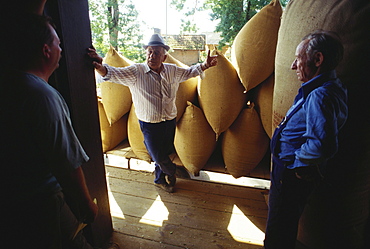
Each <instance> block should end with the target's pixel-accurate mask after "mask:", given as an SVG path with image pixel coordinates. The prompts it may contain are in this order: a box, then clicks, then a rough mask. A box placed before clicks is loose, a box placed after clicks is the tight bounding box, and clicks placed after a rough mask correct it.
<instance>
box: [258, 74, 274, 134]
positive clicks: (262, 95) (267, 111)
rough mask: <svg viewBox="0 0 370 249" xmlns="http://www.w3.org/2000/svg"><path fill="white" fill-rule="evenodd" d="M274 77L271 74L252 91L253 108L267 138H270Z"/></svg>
mask: <svg viewBox="0 0 370 249" xmlns="http://www.w3.org/2000/svg"><path fill="white" fill-rule="evenodd" d="M274 82H275V75H274V74H272V75H271V76H270V77H268V78H267V79H266V80H265V81H264V82H262V83H261V84H259V85H258V86H257V87H256V88H255V89H254V90H255V91H256V92H255V96H256V97H255V101H254V103H255V108H256V111H257V112H258V114H259V116H260V118H261V122H262V125H263V128H264V129H265V132H266V134H267V135H268V136H269V138H271V137H272V134H273V132H274V131H273V128H272V102H273V96H274Z"/></svg>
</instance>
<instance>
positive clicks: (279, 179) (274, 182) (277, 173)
mask: <svg viewBox="0 0 370 249" xmlns="http://www.w3.org/2000/svg"><path fill="white" fill-rule="evenodd" d="M288 165H289V164H287V163H285V162H283V161H281V160H280V159H278V158H276V157H274V156H273V159H272V172H271V187H270V193H269V204H268V206H269V210H268V218H267V226H266V234H265V241H264V244H265V249H294V248H295V244H296V239H297V233H298V223H299V218H300V217H301V214H302V212H303V209H304V207H305V205H306V202H307V199H308V197H309V195H310V194H311V192H312V191H313V188H314V184H313V183H310V182H307V181H304V180H301V179H298V178H297V177H296V175H295V171H294V170H291V169H287V168H286V166H288Z"/></svg>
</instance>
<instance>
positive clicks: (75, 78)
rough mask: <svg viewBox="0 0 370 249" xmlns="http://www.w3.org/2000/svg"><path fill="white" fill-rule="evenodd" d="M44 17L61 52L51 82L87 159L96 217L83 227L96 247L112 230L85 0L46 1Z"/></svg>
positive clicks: (85, 167) (86, 172)
mask: <svg viewBox="0 0 370 249" xmlns="http://www.w3.org/2000/svg"><path fill="white" fill-rule="evenodd" d="M45 14H46V15H49V16H51V17H52V18H53V20H54V22H55V24H56V26H57V32H58V35H59V37H60V39H61V47H62V49H63V52H62V59H61V61H60V66H59V68H58V69H57V70H56V72H55V73H54V75H53V77H52V78H51V80H50V83H51V84H52V85H53V86H54V87H55V88H57V89H58V91H59V92H60V93H61V94H62V95H63V97H64V98H65V100H66V102H67V104H68V105H69V108H70V111H71V119H72V124H73V127H74V129H75V131H76V134H77V136H78V138H79V139H80V141H81V144H82V146H83V148H84V149H85V151H86V152H87V154H88V156H89V157H90V160H89V162H88V163H86V164H84V165H83V170H84V172H85V176H86V181H87V185H88V187H89V189H90V193H91V195H92V198H96V199H97V202H98V206H99V215H98V217H97V219H96V221H95V222H94V223H93V224H92V225H91V226H88V227H87V228H85V231H84V232H85V234H87V236H86V237H87V239H88V240H89V241H90V243H92V244H93V245H95V246H101V245H102V244H103V243H104V242H106V241H107V240H108V239H109V238H110V236H111V234H112V231H113V228H112V220H111V215H110V209H109V202H108V191H107V184H106V178H105V168H104V160H103V153H102V145H101V136H100V124H99V116H98V104H97V97H96V86H95V79H94V70H93V68H92V66H91V64H90V63H89V60H88V59H87V57H86V51H87V50H86V49H87V48H88V47H89V46H90V45H91V30H90V20H89V13H88V2H87V0H70V1H62V0H49V1H47V3H46V5H45Z"/></svg>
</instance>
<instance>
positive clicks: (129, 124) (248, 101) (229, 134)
mask: <svg viewBox="0 0 370 249" xmlns="http://www.w3.org/2000/svg"><path fill="white" fill-rule="evenodd" d="M281 15H282V8H281V5H280V2H279V1H278V0H273V1H272V2H271V3H270V4H269V5H267V6H265V7H264V8H263V9H262V10H261V11H260V12H259V13H258V14H256V15H255V16H254V17H253V18H252V19H251V20H250V21H249V22H248V23H246V24H245V26H244V27H243V28H242V30H241V31H240V32H239V34H238V35H237V37H236V39H235V42H234V46H233V47H232V51H231V54H232V58H231V60H228V59H227V58H226V57H225V56H224V55H223V54H222V53H221V52H219V51H216V50H213V51H212V53H213V54H217V55H218V65H217V66H215V67H212V68H210V69H208V70H206V71H205V75H204V76H205V77H204V78H203V79H201V78H200V77H196V78H192V79H189V80H187V81H185V82H182V83H181V84H180V87H179V90H178V93H177V100H176V106H177V111H178V115H177V128H176V135H175V149H176V153H177V155H178V157H179V159H180V160H181V162H182V164H183V165H184V167H185V168H186V169H187V170H188V171H189V172H190V173H192V174H194V175H197V174H198V173H199V171H200V170H201V169H202V168H203V167H204V166H205V165H206V163H207V161H208V160H209V158H210V157H211V155H212V153H213V152H214V151H215V148H216V145H218V144H219V145H220V146H221V151H222V158H223V160H224V163H225V167H226V170H227V172H228V173H230V174H231V175H232V176H234V177H236V178H237V177H240V176H247V175H248V174H249V173H250V172H251V171H252V170H253V169H254V168H255V167H256V166H257V165H258V164H259V162H260V161H261V160H262V158H263V157H264V155H265V154H266V152H267V150H268V145H269V137H271V134H272V119H271V113H272V95H273V83H274V77H273V73H274V60H275V49H276V43H277V34H278V29H279V25H280V18H281ZM104 63H107V64H108V65H112V66H116V67H117V66H118V67H125V66H128V65H130V64H131V63H132V62H130V61H129V60H128V59H127V58H124V57H123V56H121V55H119V54H118V53H117V52H116V51H115V50H114V49H113V48H112V47H111V48H110V50H109V52H108V53H107V55H106V57H105V58H104ZM165 63H173V64H176V65H178V66H180V67H187V66H186V65H185V64H183V63H181V62H180V61H178V60H176V59H175V58H174V57H172V56H171V55H170V54H169V55H168V57H167V59H166V61H165ZM100 87H101V101H99V106H100V108H99V110H100V118H101V123H102V140H103V150H104V151H107V150H110V149H112V148H114V147H115V146H116V145H117V144H118V143H119V142H120V141H122V140H124V139H126V138H128V141H129V143H130V146H131V148H132V150H133V152H134V153H135V155H136V156H137V157H138V158H140V159H142V160H146V161H150V160H151V158H150V156H149V154H148V152H147V150H146V148H145V145H144V142H143V135H142V134H141V131H140V127H139V123H138V119H137V117H136V115H135V112H134V108H135V107H134V106H133V105H132V101H131V94H130V92H129V89H128V87H125V86H122V85H118V84H114V83H111V82H103V83H101V86H100ZM123 123H125V124H123ZM103 124H104V125H103ZM124 130H127V132H124Z"/></svg>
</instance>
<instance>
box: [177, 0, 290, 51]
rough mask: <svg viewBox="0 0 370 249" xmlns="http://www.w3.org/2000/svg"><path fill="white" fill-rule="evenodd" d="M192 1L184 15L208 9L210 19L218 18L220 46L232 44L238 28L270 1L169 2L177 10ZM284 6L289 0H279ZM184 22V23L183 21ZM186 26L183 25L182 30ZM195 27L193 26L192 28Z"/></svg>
mask: <svg viewBox="0 0 370 249" xmlns="http://www.w3.org/2000/svg"><path fill="white" fill-rule="evenodd" d="M189 1H193V4H192V6H193V7H192V8H191V7H190V8H188V10H187V12H186V13H185V15H187V16H191V15H194V13H195V12H196V11H203V10H207V9H210V10H212V13H211V14H210V19H211V20H212V21H215V20H219V23H218V25H217V26H216V30H215V32H220V33H221V35H220V36H221V38H222V39H221V41H220V43H219V45H220V47H223V46H225V45H227V44H232V43H233V41H234V39H235V36H236V35H237V34H238V33H239V31H240V29H241V28H242V27H243V26H244V25H245V23H246V22H248V20H250V19H251V18H252V17H253V16H254V15H255V14H256V13H257V11H259V10H260V9H262V8H263V7H264V6H266V5H267V4H269V3H270V1H271V0H203V4H201V5H200V0H172V2H171V4H172V5H173V6H175V7H176V9H177V10H183V9H184V7H185V2H187V3H188V2H189ZM280 2H281V4H282V5H283V6H285V5H286V4H287V3H288V2H289V0H280ZM185 24H186V23H185ZM186 27H187V26H186V25H184V27H183V30H185V28H186ZM194 29H195V30H196V27H193V30H194Z"/></svg>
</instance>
